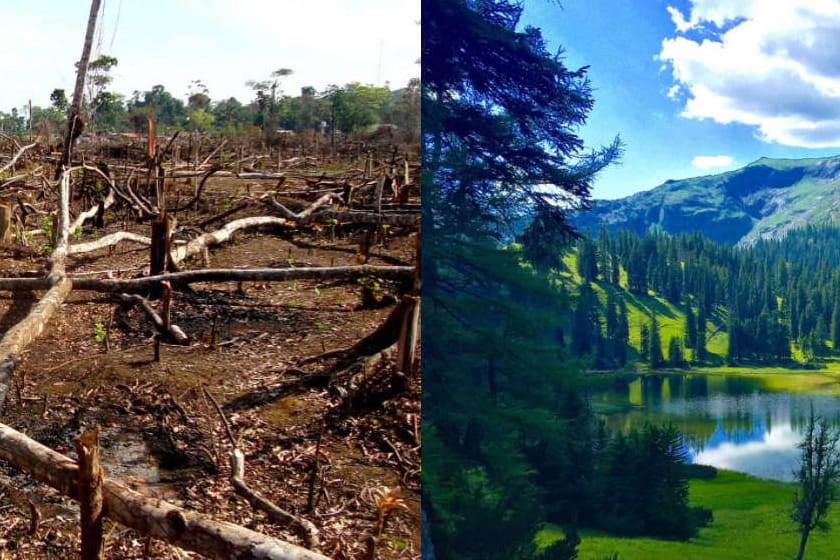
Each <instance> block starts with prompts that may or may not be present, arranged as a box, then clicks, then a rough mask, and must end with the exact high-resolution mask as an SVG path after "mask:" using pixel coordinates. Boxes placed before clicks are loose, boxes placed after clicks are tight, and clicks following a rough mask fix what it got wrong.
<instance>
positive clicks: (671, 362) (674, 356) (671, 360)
mask: <svg viewBox="0 0 840 560" xmlns="http://www.w3.org/2000/svg"><path fill="white" fill-rule="evenodd" d="M684 365H685V356H684V354H683V345H682V341H681V340H680V337H678V336H672V337H671V339H670V340H669V341H668V366H669V367H672V368H681V367H683V366H684Z"/></svg>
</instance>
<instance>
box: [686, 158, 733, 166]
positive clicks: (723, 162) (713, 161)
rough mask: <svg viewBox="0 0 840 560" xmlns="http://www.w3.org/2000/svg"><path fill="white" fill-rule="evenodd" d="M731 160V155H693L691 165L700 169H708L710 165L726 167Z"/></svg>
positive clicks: (730, 163)
mask: <svg viewBox="0 0 840 560" xmlns="http://www.w3.org/2000/svg"><path fill="white" fill-rule="evenodd" d="M733 161H734V160H733V159H732V156H695V157H694V159H693V160H691V165H693V166H694V167H699V168H700V169H708V168H710V167H728V166H730V165H732V162H733Z"/></svg>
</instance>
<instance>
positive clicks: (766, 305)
mask: <svg viewBox="0 0 840 560" xmlns="http://www.w3.org/2000/svg"><path fill="white" fill-rule="evenodd" d="M564 262H565V263H566V265H567V270H566V272H565V273H561V274H560V278H562V279H563V280H561V282H562V283H564V284H565V285H566V289H570V290H571V291H572V292H573V293H574V294H576V296H577V297H576V299H575V302H574V303H573V304H571V305H570V307H569V309H567V312H566V321H567V324H568V326H567V330H568V336H566V335H567V333H566V331H565V330H563V328H562V327H561V328H560V335H561V336H563V342H565V343H568V344H569V345H570V348H571V350H572V351H573V353H575V354H577V355H579V356H584V355H588V356H591V357H592V367H594V368H596V369H611V368H618V367H622V366H625V365H628V364H629V365H633V362H634V360H636V359H638V361H640V362H643V363H646V364H649V365H650V366H651V367H655V368H656V367H665V366H670V367H682V366H684V365H687V364H690V363H693V364H711V365H715V364H719V363H721V362H722V361H724V360H725V361H726V362H727V363H729V364H737V363H743V362H749V363H766V364H780V363H793V361H794V360H795V361H798V362H804V363H809V364H815V363H818V362H820V361H821V360H824V359H826V358H827V357H829V356H831V355H833V354H836V353H837V350H838V349H840V268H838V266H840V229H838V228H835V227H831V226H807V227H804V228H801V229H797V230H793V231H791V232H790V233H788V234H787V235H786V236H785V237H784V238H782V239H771V240H760V241H758V242H756V243H755V244H754V245H753V246H751V247H748V248H734V247H730V246H728V245H722V244H717V243H714V242H712V241H710V240H708V239H706V238H704V237H703V236H702V235H700V234H699V233H692V234H688V233H683V234H678V235H674V236H671V235H667V234H663V233H650V232H649V233H647V234H646V235H645V236H644V237H639V236H638V235H636V234H634V233H630V232H627V231H622V232H621V233H619V234H617V235H610V234H608V233H607V230H606V229H605V228H602V229H601V231H600V232H599V234H598V235H597V236H596V237H595V239H591V238H583V239H581V240H580V241H579V243H578V244H577V247H576V249H575V250H574V251H573V252H572V253H571V254H569V255H567V257H566V259H565V261H564Z"/></svg>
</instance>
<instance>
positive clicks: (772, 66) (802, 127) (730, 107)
mask: <svg viewBox="0 0 840 560" xmlns="http://www.w3.org/2000/svg"><path fill="white" fill-rule="evenodd" d="M760 4H761V3H760V2H758V1H757V0H737V1H731V0H692V5H691V10H690V14H689V16H688V17H686V16H685V15H683V13H681V12H680V11H679V10H677V9H676V8H673V7H668V12H669V13H670V14H671V19H672V21H673V22H674V25H675V29H676V31H677V33H678V36H676V37H670V38H666V39H665V40H663V41H662V50H661V52H660V53H659V59H660V60H662V61H663V62H664V63H666V65H667V66H668V67H669V68H670V70H671V74H672V77H673V79H674V86H680V91H682V92H684V93H685V94H686V95H685V104H684V106H683V110H682V113H681V115H682V116H683V117H686V118H691V119H701V120H702V119H712V120H714V121H715V122H718V123H721V124H729V123H740V124H745V125H748V126H751V127H754V129H755V135H756V137H757V138H759V139H761V140H763V141H766V142H775V143H779V144H784V145H789V146H802V147H834V146H840V58H838V57H837V56H836V53H837V52H840V3H838V2H836V1H830V0H789V1H786V2H780V3H777V4H774V5H773V9H760ZM688 30H693V33H692V35H691V37H688V36H684V35H683V33H684V32H686V31H688ZM674 86H672V88H671V89H669V91H668V93H669V97H671V98H672V99H675V100H678V99H682V98H683V97H682V96H680V97H676V96H675V95H674V94H673V92H675V91H677V90H675V89H674Z"/></svg>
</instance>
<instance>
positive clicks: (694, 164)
mask: <svg viewBox="0 0 840 560" xmlns="http://www.w3.org/2000/svg"><path fill="white" fill-rule="evenodd" d="M560 4H561V5H558V4H557V3H556V2H550V1H547V0H528V2H526V8H525V14H524V16H523V24H530V25H534V26H536V27H539V28H540V29H542V31H543V35H544V37H545V38H546V39H547V41H548V46H549V50H552V51H553V50H555V49H556V48H557V47H560V46H562V47H563V49H564V50H565V53H566V54H565V61H566V64H567V66H569V67H571V68H578V67H580V66H584V65H589V66H590V71H589V77H590V80H591V82H592V87H593V91H594V97H595V108H594V109H593V111H592V113H590V117H589V119H588V121H587V124H586V125H585V126H584V127H582V128H581V129H580V131H579V132H580V135H581V137H582V138H583V139H584V140H585V141H586V143H587V145H589V146H593V147H594V146H599V145H606V144H608V143H609V142H610V141H611V140H612V139H613V138H614V137H615V135H617V134H618V135H620V136H621V138H622V140H623V141H624V144H625V153H624V156H623V158H622V163H621V165H618V166H613V167H611V168H609V169H607V170H605V171H603V172H602V173H601V175H600V176H599V177H598V178H597V179H596V181H595V184H594V189H593V193H594V196H595V198H618V197H622V196H626V195H629V194H631V193H633V192H637V191H640V190H646V189H650V188H653V187H655V186H657V185H659V184H661V183H663V182H664V181H665V180H667V179H680V178H685V177H694V176H698V175H707V174H712V173H719V172H723V171H728V170H731V169H736V168H738V167H741V166H743V165H746V164H748V163H750V162H752V161H755V160H756V159H758V158H760V157H763V156H766V157H789V158H800V157H820V156H825V155H837V154H840V57H838V53H840V2H838V1H836V0H784V1H779V2H773V3H772V7H771V9H769V10H768V9H767V6H768V5H770V4H769V3H767V2H763V3H762V1H761V0H670V1H669V0H665V1H662V0H563V1H562V2H561V3H560ZM762 5H763V6H764V8H763V9H761V8H760V6H762Z"/></svg>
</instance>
